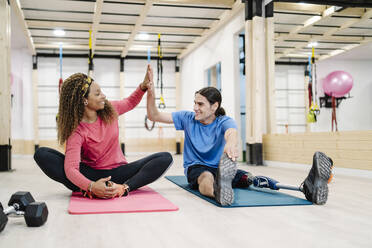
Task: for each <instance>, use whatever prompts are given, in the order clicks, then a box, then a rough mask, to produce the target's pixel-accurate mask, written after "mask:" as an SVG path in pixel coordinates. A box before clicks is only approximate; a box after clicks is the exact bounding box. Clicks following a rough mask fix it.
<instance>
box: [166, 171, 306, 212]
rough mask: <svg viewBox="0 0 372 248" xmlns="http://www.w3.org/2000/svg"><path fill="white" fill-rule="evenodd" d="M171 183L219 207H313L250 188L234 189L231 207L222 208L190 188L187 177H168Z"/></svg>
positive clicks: (302, 201) (299, 199) (297, 200)
mask: <svg viewBox="0 0 372 248" xmlns="http://www.w3.org/2000/svg"><path fill="white" fill-rule="evenodd" d="M165 178H167V179H168V180H169V181H171V182H173V183H175V184H177V185H178V186H180V187H181V188H183V189H185V190H187V191H189V192H191V193H193V194H194V195H197V196H199V197H200V198H202V199H204V200H206V201H208V202H210V203H213V204H214V205H216V206H219V207H227V208H231V207H262V206H290V205H311V204H312V203H311V202H310V201H307V200H305V199H301V198H298V197H295V196H292V195H288V194H284V193H281V192H278V191H274V190H270V189H262V188H256V187H252V186H250V187H249V188H248V189H240V188H235V189H234V195H235V200H234V202H233V204H232V205H231V206H221V205H220V204H219V203H217V202H216V201H215V200H214V199H211V198H209V197H206V196H203V195H202V194H200V192H199V191H198V190H193V189H191V188H190V187H189V184H188V182H187V179H186V177H185V176H166V177H165Z"/></svg>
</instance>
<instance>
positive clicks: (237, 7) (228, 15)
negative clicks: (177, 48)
mask: <svg viewBox="0 0 372 248" xmlns="http://www.w3.org/2000/svg"><path fill="white" fill-rule="evenodd" d="M242 10H244V3H242V2H241V1H236V2H235V3H234V5H233V7H232V9H231V10H225V11H224V13H223V14H222V15H221V16H220V20H218V21H214V22H213V24H212V25H211V27H210V29H207V30H205V31H204V32H203V34H202V36H201V37H198V38H196V39H195V41H194V43H193V44H190V45H188V46H187V48H186V49H185V50H183V51H182V53H181V54H180V55H179V56H178V58H180V59H181V58H183V57H185V56H187V55H188V54H189V53H191V52H192V51H194V50H195V49H196V48H198V47H200V46H201V45H202V44H203V43H204V42H205V41H206V40H207V39H208V38H210V37H211V36H212V35H213V34H215V33H216V32H217V31H218V30H219V29H221V28H222V27H224V26H225V25H226V24H227V23H228V22H229V21H230V20H231V19H232V18H234V17H235V16H236V14H238V13H239V12H240V11H242Z"/></svg>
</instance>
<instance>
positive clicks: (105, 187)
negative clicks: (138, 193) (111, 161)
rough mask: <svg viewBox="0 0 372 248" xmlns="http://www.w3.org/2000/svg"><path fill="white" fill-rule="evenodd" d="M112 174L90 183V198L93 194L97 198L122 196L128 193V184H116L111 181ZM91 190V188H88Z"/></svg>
mask: <svg viewBox="0 0 372 248" xmlns="http://www.w3.org/2000/svg"><path fill="white" fill-rule="evenodd" d="M110 179H111V176H109V177H105V178H101V179H99V180H97V181H96V182H92V183H91V185H90V188H91V189H90V194H89V193H88V196H89V198H91V199H92V198H93V196H95V197H97V198H103V199H110V198H115V197H122V196H123V195H126V194H127V193H128V186H127V185H125V184H116V183H114V182H112V181H110ZM88 191H89V190H88Z"/></svg>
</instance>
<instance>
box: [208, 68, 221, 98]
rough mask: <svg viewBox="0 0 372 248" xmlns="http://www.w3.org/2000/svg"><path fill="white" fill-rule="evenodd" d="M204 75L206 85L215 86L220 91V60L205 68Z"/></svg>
mask: <svg viewBox="0 0 372 248" xmlns="http://www.w3.org/2000/svg"><path fill="white" fill-rule="evenodd" d="M205 77H206V81H207V86H213V87H216V88H217V89H218V90H219V91H221V62H218V63H217V64H215V65H213V66H212V67H209V68H208V69H207V70H205Z"/></svg>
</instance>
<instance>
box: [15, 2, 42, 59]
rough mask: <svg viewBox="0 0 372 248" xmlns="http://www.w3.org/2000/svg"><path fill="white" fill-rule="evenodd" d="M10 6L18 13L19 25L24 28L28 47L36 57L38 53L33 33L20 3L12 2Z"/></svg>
mask: <svg viewBox="0 0 372 248" xmlns="http://www.w3.org/2000/svg"><path fill="white" fill-rule="evenodd" d="M10 6H11V8H12V9H13V11H14V12H15V13H16V16H17V18H18V20H19V23H20V24H21V26H22V30H23V33H24V35H25V38H26V42H27V46H28V48H29V49H30V52H31V54H32V55H35V54H36V51H35V45H34V41H33V40H32V36H31V32H30V30H29V29H28V25H27V22H26V21H25V16H24V14H23V11H22V9H21V6H20V5H19V1H17V0H10Z"/></svg>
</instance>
